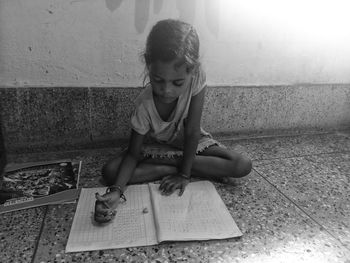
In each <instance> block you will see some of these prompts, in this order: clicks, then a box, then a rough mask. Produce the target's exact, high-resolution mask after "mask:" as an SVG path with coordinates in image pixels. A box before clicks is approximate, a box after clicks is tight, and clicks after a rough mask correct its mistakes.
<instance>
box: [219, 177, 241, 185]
mask: <svg viewBox="0 0 350 263" xmlns="http://www.w3.org/2000/svg"><path fill="white" fill-rule="evenodd" d="M221 183H223V184H228V185H232V186H236V185H238V181H237V179H236V178H232V177H223V178H221Z"/></svg>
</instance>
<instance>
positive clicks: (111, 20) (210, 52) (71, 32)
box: [0, 0, 350, 87]
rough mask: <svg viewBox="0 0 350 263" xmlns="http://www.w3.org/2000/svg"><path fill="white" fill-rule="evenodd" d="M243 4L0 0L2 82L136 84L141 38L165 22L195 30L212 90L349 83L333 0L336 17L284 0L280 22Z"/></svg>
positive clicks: (345, 37)
mask: <svg viewBox="0 0 350 263" xmlns="http://www.w3.org/2000/svg"><path fill="white" fill-rule="evenodd" d="M309 1H311V0H309ZM309 1H308V2H309ZM251 2H254V1H243V0H241V1H238V0H215V1H214V0H176V1H175V0H30V1H28V0H0V61H1V63H0V85H2V86H16V87H18V86H25V85H28V86H93V87H99V86H101V87H103V86H117V87H135V86H140V85H141V83H142V72H143V65H142V63H141V62H140V58H139V57H140V52H141V51H142V49H143V47H144V43H145V39H146V36H147V33H148V32H149V30H150V28H151V27H152V25H153V24H154V23H155V22H156V21H158V20H160V19H163V18H168V17H172V18H180V19H183V20H185V21H188V22H191V23H193V24H194V26H195V27H196V28H197V30H198V32H199V34H200V38H201V45H202V46H201V48H202V58H203V64H204V67H205V69H206V71H207V79H208V84H210V85H214V86H216V85H279V84H295V83H350V41H349V39H350V37H349V36H350V31H349V30H348V29H347V25H349V24H350V16H348V15H346V14H345V13H344V14H343V13H341V14H339V15H338V16H337V12H341V11H342V9H341V6H340V7H339V4H338V2H339V0H336V1H333V2H336V3H334V10H333V9H332V10H330V9H327V8H323V9H321V11H322V12H321V11H319V10H320V9H319V7H322V3H324V2H328V3H330V2H331V1H330V0H328V1H326V0H323V1H318V2H315V1H313V2H315V3H316V4H315V7H314V10H313V11H312V12H309V11H308V10H306V9H305V10H302V9H300V10H297V9H295V10H292V11H293V12H290V13H289V12H288V11H289V10H288V8H289V7H288V2H287V4H285V3H286V2H285V1H283V2H284V5H285V6H286V7H284V6H276V13H277V14H279V19H280V20H278V19H277V18H276V17H275V16H274V13H269V14H268V13H266V12H265V11H266V10H267V9H263V6H254V5H250V6H249V3H251ZM255 2H256V3H258V2H257V1H255ZM263 2H264V4H268V3H270V4H271V3H272V4H277V3H278V2H277V1H275V3H273V0H266V1H263ZM289 2H290V3H294V2H300V3H301V2H302V1H297V0H295V1H291V0H290V1H289ZM311 2H312V1H311ZM245 3H248V4H245ZM319 3H320V4H319ZM337 4H338V5H337ZM296 6H298V5H296ZM303 6H305V4H300V7H301V8H302V7H303ZM337 6H338V7H337ZM259 8H260V9H261V10H265V11H264V12H265V13H264V12H260V13H259V12H257V11H259ZM344 12H346V10H344ZM315 14H317V15H318V16H317V17H314V15H315ZM322 16H324V17H322ZM284 17H289V20H283V19H284ZM301 18H304V19H306V20H307V19H308V20H309V21H314V20H315V21H316V22H315V23H314V24H311V26H309V27H308V26H305V28H304V32H301V31H300V29H298V30H299V31H298V30H296V28H295V27H293V24H292V25H289V24H288V23H290V22H291V23H293V21H298V20H300V19H301ZM323 18H325V19H323ZM306 20H305V21H306ZM320 21H327V22H326V23H328V24H326V23H324V22H323V24H321V25H318V24H317V23H319V22H320ZM283 22H285V23H283ZM328 25H330V26H328ZM318 26H321V27H322V29H324V32H323V31H320V32H318V31H317V32H318V33H317V34H316V33H315V29H316V28H317V27H318ZM335 29H337V31H336V30H335ZM335 31H336V32H339V33H338V34H333V33H332V32H335Z"/></svg>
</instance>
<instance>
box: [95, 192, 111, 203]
mask: <svg viewBox="0 0 350 263" xmlns="http://www.w3.org/2000/svg"><path fill="white" fill-rule="evenodd" d="M95 197H96V199H97V200H98V201H101V202H107V201H109V198H108V197H106V196H102V195H100V194H99V193H95Z"/></svg>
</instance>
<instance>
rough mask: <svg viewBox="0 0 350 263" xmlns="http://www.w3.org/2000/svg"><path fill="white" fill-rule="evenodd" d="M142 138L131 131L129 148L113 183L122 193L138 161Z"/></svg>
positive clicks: (142, 136)
mask: <svg viewBox="0 0 350 263" xmlns="http://www.w3.org/2000/svg"><path fill="white" fill-rule="evenodd" d="M143 138H144V135H141V134H139V133H137V132H136V131H134V130H132V131H131V136H130V140H129V147H128V150H127V152H126V154H125V155H124V158H123V161H122V162H121V164H120V166H119V170H118V176H117V180H116V182H115V183H114V185H115V186H118V187H120V188H121V189H122V190H123V191H124V189H125V186H126V184H127V183H128V182H129V180H130V178H131V176H132V175H133V173H134V171H135V168H136V166H137V163H138V161H139V157H140V152H141V147H142V143H143Z"/></svg>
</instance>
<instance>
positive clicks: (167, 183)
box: [159, 174, 190, 196]
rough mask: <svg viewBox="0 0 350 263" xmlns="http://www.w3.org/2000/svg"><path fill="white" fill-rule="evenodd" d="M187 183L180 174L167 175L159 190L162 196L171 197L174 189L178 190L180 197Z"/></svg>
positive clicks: (187, 180)
mask: <svg viewBox="0 0 350 263" xmlns="http://www.w3.org/2000/svg"><path fill="white" fill-rule="evenodd" d="M189 182H190V180H189V179H186V178H184V177H183V176H181V175H180V174H176V175H169V176H166V177H164V178H163V180H162V181H161V183H160V186H159V190H160V191H161V192H162V194H163V195H171V194H172V193H173V192H174V191H175V190H176V189H180V191H179V196H181V195H182V194H183V193H184V191H185V188H186V186H187V185H188V183H189Z"/></svg>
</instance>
